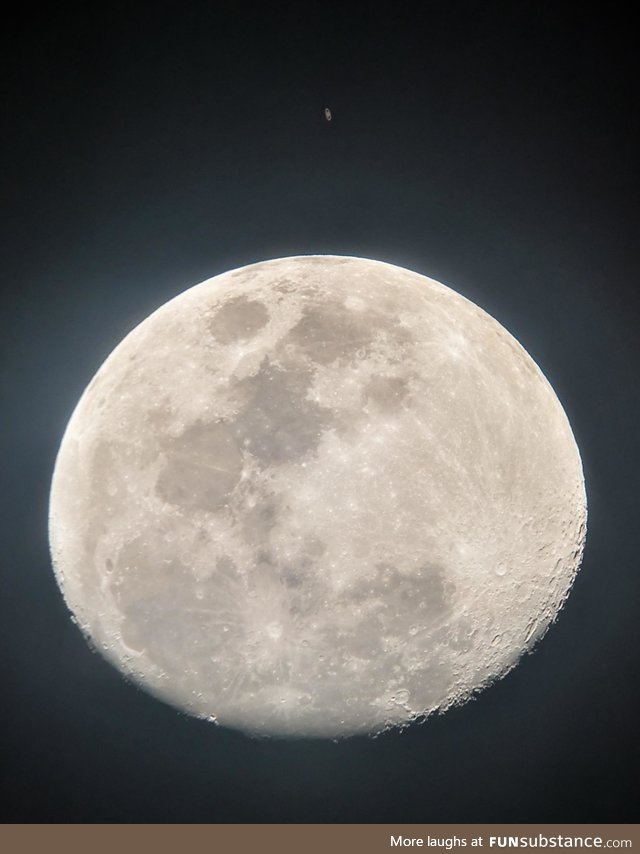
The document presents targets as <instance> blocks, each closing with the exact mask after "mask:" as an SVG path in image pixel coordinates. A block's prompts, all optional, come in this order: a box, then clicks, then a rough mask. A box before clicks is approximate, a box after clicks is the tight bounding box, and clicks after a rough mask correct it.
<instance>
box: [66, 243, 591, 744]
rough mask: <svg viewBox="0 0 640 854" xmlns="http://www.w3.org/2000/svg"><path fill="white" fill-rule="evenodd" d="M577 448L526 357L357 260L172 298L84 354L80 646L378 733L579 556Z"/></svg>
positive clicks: (277, 709)
mask: <svg viewBox="0 0 640 854" xmlns="http://www.w3.org/2000/svg"><path fill="white" fill-rule="evenodd" d="M585 524H586V502H585V490H584V482H583V475H582V467H581V462H580V456H579V453H578V449H577V447H576V443H575V441H574V438H573V435H572V432H571V428H570V426H569V423H568V421H567V418H566V416H565V413H564V411H563V409H562V406H561V405H560V403H559V402H558V399H557V398H556V396H555V394H554V392H553V390H552V388H551V386H550V385H549V383H548V382H547V381H546V379H545V378H544V376H543V375H542V373H541V371H540V370H539V368H538V367H537V366H536V365H535V363H534V362H533V361H532V359H531V358H530V357H529V356H528V355H527V353H526V352H525V351H524V350H523V349H522V347H521V346H520V345H519V344H518V343H517V342H516V341H515V339H514V338H512V337H511V335H509V333H508V332H506V331H505V329H504V328H503V327H502V326H500V324H498V323H497V322H496V321H495V320H493V319H492V318H491V317H490V316H489V315H487V314H486V313H485V312H484V311H482V310H481V309H480V308H478V307H477V306H475V305H474V304H472V303H471V302H469V301H468V300H466V299H464V298H463V297H461V296H460V295H458V294H457V293H455V292H454V291H452V290H450V289H449V288H447V287H445V286H443V285H441V284H439V283H438V282H435V281H433V280H431V279H428V278H425V277H424V276H421V275H418V274H416V273H413V272H410V271H408V270H405V269H401V268H399V267H395V266H391V265H389V264H384V263H380V262H377V261H371V260H365V259H360V258H349V257H336V256H305V257H295V258H283V259H279V260H275V261H268V262H264V263H260V264H254V265H251V266H248V267H243V268H242V269H239V270H235V271H233V272H230V273H225V274H224V275H220V276H217V277H215V278H213V279H210V280H209V281H206V282H203V283H202V284H200V285H198V286H196V287H193V288H191V289H190V290H187V291H186V292H184V293H183V294H181V295H180V296H178V297H177V298H176V299H174V300H172V301H170V302H169V303H167V304H166V305H164V306H162V307H161V308H160V309H159V310H158V311H156V312H155V313H154V314H152V315H151V316H150V317H149V318H147V320H145V321H144V322H143V323H141V324H140V325H139V326H138V327H137V328H136V329H134V330H133V331H132V332H131V333H130V334H129V335H128V336H127V337H126V338H125V339H124V341H122V343H121V344H120V345H119V346H118V347H116V349H115V350H114V351H113V353H112V354H111V355H110V356H109V358H108V359H107V360H106V361H105V363H104V364H103V366H102V367H101V368H100V370H99V371H98V373H97V374H96V376H95V377H94V379H93V380H92V382H91V383H90V385H89V386H88V388H87V389H86V391H85V393H84V394H83V396H82V398H81V400H80V402H79V403H78V406H77V407H76V410H75V412H74V414H73V416H72V418H71V420H70V422H69V425H68V427H67V430H66V433H65V436H64V439H63V442H62V446H61V448H60V452H59V455H58V459H57V462H56V468H55V473H54V478H53V486H52V493H51V507H50V536H51V547H52V554H53V558H54V565H55V570H56V576H57V579H58V582H59V584H60V587H61V589H62V591H63V594H64V597H65V599H66V602H67V604H68V606H69V608H70V609H71V611H72V612H73V613H74V615H75V617H76V619H77V622H78V623H79V625H80V627H81V628H82V630H83V632H84V633H85V634H86V636H87V637H88V638H89V639H90V641H91V642H92V644H93V645H94V646H95V647H96V648H97V649H98V650H99V651H101V652H102V653H103V654H104V655H105V656H106V657H107V658H108V659H109V660H110V661H111V662H112V663H113V664H114V665H116V666H117V667H118V668H119V669H120V670H121V671H123V672H124V673H125V674H127V675H128V676H129V677H131V678H133V679H134V680H135V681H136V682H138V683H139V684H140V685H142V686H143V687H145V688H146V689H147V690H149V691H150V692H152V693H153V694H154V695H156V696H157V697H159V698H161V699H163V700H165V701H167V702H169V703H172V704H173V705H175V706H177V707H179V708H180V709H182V710H185V711H187V712H189V713H191V714H194V715H197V716H200V717H205V718H209V719H211V720H216V721H218V722H219V723H220V724H224V725H227V726H230V727H235V728H239V729H242V730H244V731H246V732H249V733H252V734H262V735H286V736H328V737H341V736H345V735H350V734H354V733H377V732H380V731H382V730H384V729H385V728H388V727H391V726H401V725H404V724H406V723H408V722H409V721H411V720H414V719H416V718H421V717H423V716H425V715H428V714H430V713H432V712H434V711H436V710H440V711H442V710H444V709H446V708H447V707H449V706H451V705H452V704H456V703H460V702H463V701H464V700H466V699H468V698H469V697H470V696H471V695H472V694H473V693H474V692H476V691H477V690H479V689H480V688H482V687H484V686H486V685H487V684H489V683H490V682H491V681H493V680H495V679H496V678H497V677H500V676H502V675H503V674H505V673H506V672H507V671H508V670H509V669H510V668H512V667H513V666H514V665H515V664H516V663H517V661H518V659H519V658H520V656H521V655H522V654H523V653H524V652H525V651H527V650H530V649H531V648H532V647H533V645H534V644H535V643H536V641H537V640H538V639H539V638H540V637H541V636H542V635H543V634H544V633H545V631H546V630H547V628H548V626H549V624H550V623H551V622H552V621H553V620H554V618H555V616H556V614H557V612H558V611H559V609H560V608H561V606H562V604H563V602H564V600H565V598H566V596H567V594H568V592H569V589H570V587H571V584H572V582H573V579H574V576H575V573H576V571H577V569H578V566H579V563H580V559H581V554H582V549H583V542H584V537H585Z"/></svg>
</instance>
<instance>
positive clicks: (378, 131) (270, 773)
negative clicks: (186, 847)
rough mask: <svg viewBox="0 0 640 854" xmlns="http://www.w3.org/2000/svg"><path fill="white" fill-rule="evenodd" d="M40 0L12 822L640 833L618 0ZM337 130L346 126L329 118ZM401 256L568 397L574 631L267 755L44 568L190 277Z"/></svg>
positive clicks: (15, 541) (633, 203)
mask: <svg viewBox="0 0 640 854" xmlns="http://www.w3.org/2000/svg"><path fill="white" fill-rule="evenodd" d="M588 8H590V7H588V6H584V5H583V6H582V7H580V6H579V5H576V4H566V3H565V4H562V3H560V4H557V3H554V4H551V3H549V4H537V3H535V4H534V3H528V2H517V3H505V4H496V3H480V2H478V3H464V2H442V3H440V2H424V3H421V4H419V5H416V6H409V5H407V4H403V3H393V4H388V5H387V6H386V7H382V6H377V5H375V4H373V3H362V4H360V5H351V6H349V7H343V6H342V5H341V4H328V3H317V2H310V0H305V2H300V3H291V4H288V5H287V6H282V7H272V4H268V3H263V4H256V5H255V6H252V5H250V4H243V3H239V2H237V0H236V2H232V3H231V2H230V3H223V2H211V3H201V4H197V3H177V2H155V3H149V4H139V3H138V4H136V3H120V2H114V3H109V4H101V5H99V6H94V5H93V4H89V5H85V7H84V9H82V7H74V8H73V9H71V8H67V7H65V6H64V5H57V4H55V5H54V4H50V7H49V8H47V9H44V8H42V9H40V8H36V7H33V8H32V7H30V6H28V5H26V4H25V5H23V6H22V7H20V8H19V9H18V10H17V12H18V15H19V17H18V19H17V20H16V21H15V22H14V23H13V24H9V23H8V19H6V18H5V21H4V27H3V29H4V34H3V36H2V40H3V42H4V45H3V47H2V55H3V59H4V63H3V65H4V69H3V72H2V82H1V84H0V91H1V92H2V109H3V115H4V118H3V127H4V129H3V133H2V140H1V144H2V146H3V152H4V153H3V156H2V167H3V168H2V172H3V190H2V199H3V208H4V216H3V220H2V223H3V224H2V242H3V260H2V267H1V272H2V288H3V293H2V300H1V302H0V305H1V315H2V321H1V329H0V349H1V353H2V357H1V358H2V361H1V375H0V378H1V382H2V399H3V407H2V421H1V423H0V429H1V431H2V439H3V445H4V449H3V451H2V457H1V459H2V464H1V466H2V496H1V501H2V509H1V513H0V520H1V522H0V524H1V526H2V551H1V555H2V593H1V600H0V607H1V614H0V661H1V667H2V674H1V683H0V684H2V694H3V699H2V705H1V709H2V711H1V721H0V780H1V786H2V792H1V793H0V794H1V796H0V820H3V821H5V822H25V821H26V822H97V821H107V822H110V821H113V822H149V821H153V822H157V821H160V822H256V821H259V822H314V821H322V822H325V821H327V822H448V821H468V822H471V821H487V822H490V821H505V822H516V821H534V822H535V821H546V822H552V821H571V822H574V821H575V822H583V821H605V822H614V821H615V822H630V821H635V820H637V819H638V815H637V810H636V806H635V804H636V800H635V795H634V792H635V791H637V790H636V789H635V785H636V784H637V779H638V776H637V772H638V734H637V709H638V679H637V675H638V657H639V647H640V645H639V643H638V623H639V620H638V613H639V610H638V605H639V602H638V592H639V572H638V554H639V549H638V545H639V542H638V541H639V535H638V526H639V522H638V518H639V517H638V510H639V508H638V497H637V493H638V482H639V477H638V475H639V471H638V457H637V440H638V415H639V409H640V407H639V395H638V385H639V380H638V370H639V367H640V360H639V346H638V324H639V321H640V318H639V297H638V269H639V266H640V265H639V263H638V262H639V257H638V246H637V240H638V235H637V223H638V172H637V168H636V167H637V162H636V161H637V153H638V151H637V146H638V142H639V137H640V135H639V134H638V113H637V104H636V102H635V97H634V96H635V93H634V89H633V86H634V82H633V81H634V76H637V67H636V66H635V62H632V60H633V59H634V57H633V52H632V48H633V47H634V45H633V44H632V37H633V31H632V27H631V22H630V19H628V20H627V19H625V18H624V16H622V14H621V12H620V7H619V6H618V7H615V6H611V5H606V6H601V7H600V9H599V10H598V11H597V12H591V13H589V12H588V11H587V9H588ZM325 106H328V107H330V108H331V110H332V112H333V121H332V122H331V123H330V124H328V123H327V122H326V121H325V119H324V113H323V111H324V107H325ZM315 253H335V254H351V255H360V256H365V257H371V258H376V259H380V260H384V261H389V262H392V263H396V264H399V265H401V266H406V267H409V268H411V269H414V270H417V271H418V272H422V273H425V274H427V275H429V276H432V277H434V278H436V279H438V280H440V281H442V282H444V283H445V284H448V285H450V286H451V287H453V288H454V289H456V290H458V291H459V292H460V293H462V294H464V295H465V296H466V297H468V298H470V299H471V300H473V301H474V302H476V303H478V304H479V305H480V306H482V307H483V308H484V309H485V310H486V311H488V312H489V313H490V314H491V315H493V316H494V317H495V318H496V319H497V320H499V321H500V322H501V323H502V324H503V325H504V326H505V327H506V328H507V329H508V330H509V331H510V332H511V333H512V334H513V335H515V337H516V338H517V339H518V340H519V341H520V342H521V343H522V344H523V346H524V347H525V349H526V350H527V351H528V352H529V353H530V354H531V355H532V357H533V358H534V359H535V360H536V361H537V363H538V364H539V365H540V366H541V368H542V370H543V371H544V373H545V374H546V376H547V377H548V379H549V380H550V382H551V383H552V385H553V387H554V388H555V390H556V392H557V394H558V396H559V398H560V400H561V402H562V403H563V405H564V407H565V409H566V412H567V414H568V416H569V419H570V421H571V423H572V426H573V429H574V432H575V436H576V439H577V442H578V445H579V448H580V451H581V453H582V456H583V461H584V468H585V474H586V480H587V491H588V499H589V533H588V539H587V546H586V553H585V558H584V563H583V568H582V570H581V572H580V574H579V576H578V578H577V581H576V583H575V586H574V589H573V592H572V593H571V596H570V597H569V600H568V602H567V604H566V606H565V608H564V610H563V611H562V612H561V614H560V617H559V619H558V621H557V623H556V624H555V625H554V626H553V627H552V628H551V630H550V631H549V633H548V634H547V636H546V637H545V638H544V640H543V641H542V642H541V644H540V645H539V647H538V649H537V650H536V652H535V654H533V655H530V656H526V657H525V658H524V660H523V661H522V662H521V663H520V665H519V666H518V667H517V669H516V670H514V671H513V672H512V673H510V674H509V675H508V676H507V677H506V678H505V679H504V680H502V681H500V682H499V683H497V684H496V685H494V686H493V687H491V688H490V689H487V690H486V691H485V692H483V693H482V694H481V695H480V696H479V697H478V698H477V699H476V700H475V701H473V702H471V703H468V704H467V705H465V706H464V707H462V708H457V709H453V710H451V711H449V712H447V713H446V715H443V716H436V717H434V718H433V719H431V720H430V721H429V722H427V724H425V725H422V726H413V727H411V728H410V729H408V730H407V731H406V732H404V733H401V734H400V733H397V732H390V733H387V734H385V735H383V736H380V737H379V738H377V739H370V738H352V739H349V740H347V741H344V742H341V743H333V742H330V741H329V742H326V741H313V740H302V741H297V742H294V741H279V740H271V741H269V740H266V741H260V740H252V739H250V738H247V737H246V736H244V735H242V734H240V733H237V732H233V731H231V730H225V729H219V728H215V727H213V726H211V725H209V724H206V723H205V722H202V721H198V720H195V719H189V718H187V717H185V716H183V715H181V714H179V713H177V712H176V711H174V710H173V709H172V708H170V707H169V706H166V705H163V704H162V703H160V702H159V701H157V700H155V699H153V698H152V697H150V696H148V695H146V694H144V693H143V692H142V691H140V690H138V689H137V688H136V687H134V686H132V685H130V684H127V682H125V681H124V679H123V678H121V676H120V675H119V674H118V673H117V672H116V671H115V670H114V669H112V668H111V666H110V665H108V664H107V663H106V662H104V661H103V660H102V658H101V657H100V656H99V655H97V654H95V653H93V652H91V650H90V649H89V647H88V645H87V643H86V642H85V640H84V639H83V638H82V636H81V634H80V632H79V630H78V629H77V628H76V626H74V625H73V624H72V623H71V621H70V618H69V614H68V612H67V610H66V608H65V605H64V603H63V600H62V597H61V595H60V593H59V591H58V589H57V587H56V584H55V581H54V577H53V572H52V570H51V565H50V558H49V553H48V542H47V505H48V490H49V486H50V480H51V474H52V470H53V465H54V460H55V455H56V452H57V449H58V446H59V443H60V440H61V438H62V433H63V431H64V428H65V425H66V423H67V420H68V418H69V416H70V414H71V412H72V410H73V407H74V406H75V404H76V402H77V400H78V398H79V396H80V394H81V393H82V391H83V389H84V388H85V386H86V385H87V383H88V382H89V380H90V379H91V377H92V375H93V374H94V373H95V371H96V370H97V369H98V367H99V366H100V364H101V362H102V361H103V359H104V358H105V357H106V356H107V355H108V354H109V352H110V351H111V350H112V349H113V347H114V346H115V345H116V344H117V343H118V342H119V341H120V340H121V338H122V337H123V336H124V335H125V334H126V333H127V332H129V330H131V329H132V328H133V326H135V325H136V324H137V323H139V322H140V321H141V320H143V319H144V318H145V317H146V316H147V315H148V314H149V313H150V312H151V311H153V310H154V309H155V308H157V307H158V306H159V305H161V304H162V303H164V302H165V301H166V300H167V299H169V298H171V297H173V296H175V295H176V294H178V293H179V292H181V291H182V290H184V289H185V288H186V287H188V286H190V285H193V284H195V283H197V282H199V281H201V280H203V279H205V278H208V277H210V276H213V275H215V274H217V273H220V272H223V271H225V270H228V269H231V268H234V267H237V266H241V265H244V264H249V263H252V262H255V261H259V260H262V259H265V258H272V257H279V256H284V255H293V254H315Z"/></svg>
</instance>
